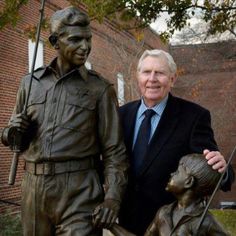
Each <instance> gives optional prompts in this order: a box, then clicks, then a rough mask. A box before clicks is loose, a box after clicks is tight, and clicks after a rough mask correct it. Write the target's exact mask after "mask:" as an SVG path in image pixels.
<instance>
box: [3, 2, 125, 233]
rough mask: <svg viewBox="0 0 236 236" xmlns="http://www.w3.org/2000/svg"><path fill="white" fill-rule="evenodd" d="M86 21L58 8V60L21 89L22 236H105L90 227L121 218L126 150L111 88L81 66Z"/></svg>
mask: <svg viewBox="0 0 236 236" xmlns="http://www.w3.org/2000/svg"><path fill="white" fill-rule="evenodd" d="M89 24H90V22H89V18H88V16H87V15H86V14H84V13H82V12H81V11H80V10H78V9H77V8H74V7H69V8H66V9H63V10H60V11H57V12H56V13H55V14H54V15H53V16H52V18H51V35H50V37H49V41H50V42H51V44H52V46H53V47H54V48H55V50H56V52H57V54H58V56H57V57H56V58H55V59H54V60H53V61H52V62H51V64H50V65H49V66H46V67H44V68H40V69H38V70H36V71H35V73H34V77H33V81H32V88H31V90H30V91H28V90H29V80H30V78H29V76H26V77H24V78H23V80H22V82H21V85H20V88H19V91H18V95H17V101H16V106H15V110H14V112H13V115H12V118H11V120H10V122H9V127H17V128H18V130H19V132H22V135H23V141H24V143H23V145H22V147H21V149H22V151H23V154H24V159H25V174H24V177H23V183H22V221H23V228H24V235H25V236H33V235H34V236H52V235H61V236H62V235H64V236H69V235H70V236H72V235H73V236H76V235H77V236H91V235H101V229H98V228H96V229H94V226H93V224H95V226H99V227H109V226H110V225H111V224H112V223H113V222H114V221H115V220H116V218H117V214H118V211H119V206H120V202H121V198H122V194H123V191H124V188H125V186H126V181H127V177H126V176H127V174H126V170H127V161H126V154H125V146H124V143H123V141H122V137H121V132H120V126H119V117H118V111H117V99H116V94H115V90H114V88H113V86H112V85H111V84H110V83H109V82H108V81H107V80H105V79H104V78H102V77H101V76H100V75H98V74H97V73H96V72H94V71H88V70H87V69H86V68H85V66H84V64H85V62H86V59H87V57H88V55H89V53H90V50H91V38H92V34H91V29H90V26H89ZM28 93H30V95H29V103H28V104H27V116H25V115H24V114H22V113H21V112H22V110H23V107H24V106H25V101H26V96H27V94H28ZM5 141H6V140H5ZM5 143H6V142H5ZM8 144H9V145H10V146H12V145H13V143H12V142H11V140H8ZM102 170H103V172H102ZM93 220H94V222H93Z"/></svg>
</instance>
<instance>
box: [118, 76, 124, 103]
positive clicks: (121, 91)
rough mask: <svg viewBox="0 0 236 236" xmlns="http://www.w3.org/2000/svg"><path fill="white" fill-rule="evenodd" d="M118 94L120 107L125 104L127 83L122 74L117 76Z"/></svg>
mask: <svg viewBox="0 0 236 236" xmlns="http://www.w3.org/2000/svg"><path fill="white" fill-rule="evenodd" d="M117 92H118V102H119V105H120V106H121V105H123V104H124V103H125V82H124V76H123V75H122V74H121V73H118V74H117Z"/></svg>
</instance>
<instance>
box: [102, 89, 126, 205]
mask: <svg viewBox="0 0 236 236" xmlns="http://www.w3.org/2000/svg"><path fill="white" fill-rule="evenodd" d="M117 106H118V105H117V98H116V94H115V91H114V88H113V87H112V86H111V85H109V86H107V87H106V88H105V90H104V92H103V94H102V96H101V98H100V100H99V127H98V128H99V140H100V143H101V149H102V150H101V152H102V158H103V161H104V178H105V183H104V184H105V186H104V187H105V199H115V200H117V201H121V198H122V195H123V192H124V190H125V187H126V182H127V168H128V162H127V158H126V150H125V145H124V143H123V136H122V131H121V127H120V122H119V116H118V111H117Z"/></svg>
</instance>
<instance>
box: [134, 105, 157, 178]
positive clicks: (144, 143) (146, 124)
mask: <svg viewBox="0 0 236 236" xmlns="http://www.w3.org/2000/svg"><path fill="white" fill-rule="evenodd" d="M144 114H145V118H144V119H143V121H142V123H141V125H140V128H139V131H138V136H137V139H136V142H135V145H134V149H133V153H132V154H133V155H132V162H133V163H132V164H133V169H134V172H135V174H137V173H138V171H139V169H140V167H141V165H142V162H143V160H144V157H145V155H146V152H147V149H148V143H149V139H150V133H151V118H152V116H153V115H154V114H156V112H155V111H153V110H152V109H147V110H146V111H145V112H144Z"/></svg>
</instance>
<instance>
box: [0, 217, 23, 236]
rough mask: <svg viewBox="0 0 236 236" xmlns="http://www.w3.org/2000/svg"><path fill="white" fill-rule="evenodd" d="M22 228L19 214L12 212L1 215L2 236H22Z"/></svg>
mask: <svg viewBox="0 0 236 236" xmlns="http://www.w3.org/2000/svg"><path fill="white" fill-rule="evenodd" d="M22 235H23V234H22V227H21V222H20V216H19V214H17V215H13V214H11V213H10V212H9V213H6V214H4V215H0V236H22Z"/></svg>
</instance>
